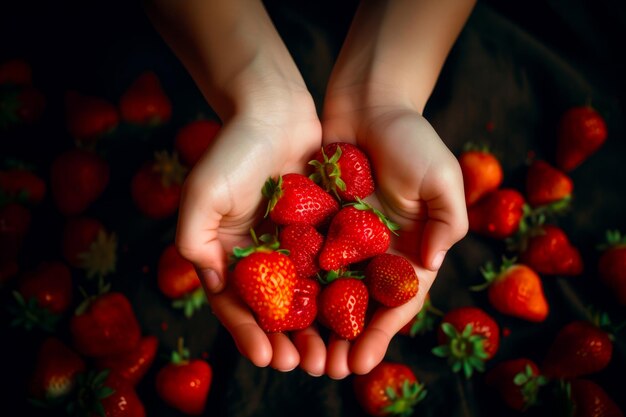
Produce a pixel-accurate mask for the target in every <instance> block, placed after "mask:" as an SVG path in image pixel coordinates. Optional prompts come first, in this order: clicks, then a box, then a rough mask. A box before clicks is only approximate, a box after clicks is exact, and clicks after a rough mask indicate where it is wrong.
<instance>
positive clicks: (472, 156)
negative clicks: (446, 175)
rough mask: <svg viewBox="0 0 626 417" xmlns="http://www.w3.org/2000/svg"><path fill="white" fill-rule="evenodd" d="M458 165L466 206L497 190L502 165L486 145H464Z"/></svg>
mask: <svg viewBox="0 0 626 417" xmlns="http://www.w3.org/2000/svg"><path fill="white" fill-rule="evenodd" d="M459 165H460V167H461V172H462V173H463V185H464V187H465V203H466V204H467V206H468V207H469V206H471V205H473V204H474V203H476V202H477V201H478V200H480V199H481V197H482V196H484V195H486V194H488V193H490V192H492V191H495V190H497V189H498V188H499V187H500V185H501V184H502V180H503V178H504V174H503V171H502V165H501V164H500V161H499V160H498V158H496V156H495V155H494V154H493V153H491V152H490V151H489V150H488V149H487V148H486V147H482V148H481V147H476V146H474V145H468V146H466V148H465V150H464V151H463V152H462V153H461V155H460V156H459Z"/></svg>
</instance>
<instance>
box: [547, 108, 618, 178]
mask: <svg viewBox="0 0 626 417" xmlns="http://www.w3.org/2000/svg"><path fill="white" fill-rule="evenodd" d="M606 138H607V127H606V123H605V121H604V118H603V117H602V115H601V114H600V113H598V112H597V111H596V110H595V109H593V108H592V107H590V106H580V107H572V108H570V109H568V110H567V111H566V112H565V113H564V114H563V115H562V117H561V119H560V120H559V126H558V135H557V145H556V165H557V167H559V168H560V169H561V170H562V171H565V172H570V171H572V170H573V169H574V168H576V167H578V166H579V165H580V164H582V163H583V162H584V161H585V160H587V158H589V156H591V155H592V154H593V153H595V152H596V151H597V150H598V149H600V147H601V146H602V145H603V144H604V142H605V141H606Z"/></svg>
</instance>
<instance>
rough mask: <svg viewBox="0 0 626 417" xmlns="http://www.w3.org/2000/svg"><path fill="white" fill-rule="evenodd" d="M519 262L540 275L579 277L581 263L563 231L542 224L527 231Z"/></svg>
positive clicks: (574, 248)
mask: <svg viewBox="0 0 626 417" xmlns="http://www.w3.org/2000/svg"><path fill="white" fill-rule="evenodd" d="M519 256H520V261H521V262H522V263H524V264H526V265H528V266H530V267H531V268H532V269H534V270H535V271H537V272H538V273H540V274H546V275H580V274H581V273H582V272H583V261H582V257H581V255H580V251H579V250H578V249H577V248H576V247H575V246H574V245H572V243H571V242H570V240H569V238H568V237H567V235H566V234H565V231H563V229H561V228H560V227H558V226H554V225H550V224H544V225H540V226H537V227H534V228H531V229H529V232H528V233H527V236H526V237H525V238H524V243H523V245H522V248H521V250H520V254H519Z"/></svg>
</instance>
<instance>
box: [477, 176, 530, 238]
mask: <svg viewBox="0 0 626 417" xmlns="http://www.w3.org/2000/svg"><path fill="white" fill-rule="evenodd" d="M526 210H527V209H526V202H525V200H524V197H523V196H522V194H520V193H519V191H517V190H514V189H512V188H500V189H498V190H495V191H491V192H489V193H487V194H486V195H485V196H483V197H482V198H481V199H480V200H479V201H478V202H477V203H475V204H474V205H472V206H470V207H469V208H468V211H467V214H468V220H469V229H470V230H471V231H472V232H474V233H477V234H479V235H482V236H486V237H490V238H493V239H505V238H507V237H510V236H512V235H513V234H515V232H517V230H518V229H519V226H520V223H521V222H522V219H523V218H524V214H525V211H526Z"/></svg>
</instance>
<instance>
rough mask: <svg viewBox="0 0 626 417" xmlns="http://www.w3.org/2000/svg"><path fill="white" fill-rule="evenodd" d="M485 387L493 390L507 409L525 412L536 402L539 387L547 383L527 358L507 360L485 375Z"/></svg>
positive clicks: (537, 368) (533, 363) (535, 365)
mask: <svg viewBox="0 0 626 417" xmlns="http://www.w3.org/2000/svg"><path fill="white" fill-rule="evenodd" d="M485 382H486V384H487V385H489V386H490V387H492V388H493V389H495V390H496V391H497V392H498V394H499V395H500V398H501V399H502V401H503V402H504V404H506V405H507V406H508V407H509V408H511V409H513V410H515V411H525V410H527V409H528V408H529V407H531V406H534V405H536V404H537V402H538V397H539V391H540V390H541V387H543V386H544V385H546V384H547V383H548V380H547V378H546V377H544V376H543V375H541V374H540V372H539V367H538V366H537V364H536V363H535V362H533V361H532V360H530V359H528V358H516V359H507V360H504V361H502V362H500V363H498V364H497V365H496V366H495V367H493V368H492V369H491V370H490V371H489V372H487V374H486V375H485Z"/></svg>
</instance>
